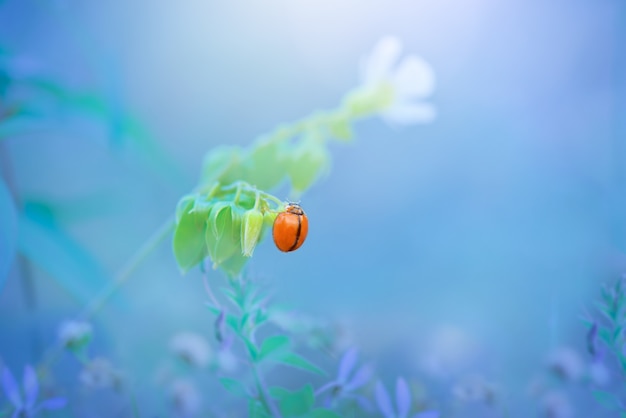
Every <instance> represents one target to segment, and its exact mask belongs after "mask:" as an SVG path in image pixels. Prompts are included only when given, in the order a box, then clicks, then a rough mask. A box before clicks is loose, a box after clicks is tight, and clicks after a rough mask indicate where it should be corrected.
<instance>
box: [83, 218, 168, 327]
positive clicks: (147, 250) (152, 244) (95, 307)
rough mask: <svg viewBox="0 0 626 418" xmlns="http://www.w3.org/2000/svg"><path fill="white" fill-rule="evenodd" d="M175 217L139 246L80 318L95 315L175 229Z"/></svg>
mask: <svg viewBox="0 0 626 418" xmlns="http://www.w3.org/2000/svg"><path fill="white" fill-rule="evenodd" d="M174 226H175V224H174V219H173V218H169V219H168V220H167V221H166V222H165V223H164V224H163V225H162V226H161V227H160V228H159V229H157V230H156V232H155V233H154V234H152V236H151V237H150V238H148V240H147V241H146V242H145V243H144V244H143V245H142V246H141V247H140V248H139V250H138V251H137V252H136V253H135V255H133V257H131V259H130V260H128V262H127V263H126V264H125V265H124V267H122V269H121V270H120V271H119V272H118V273H117V274H116V275H115V280H113V281H112V282H111V283H110V284H109V285H108V286H107V287H106V288H104V289H103V290H102V291H101V292H100V293H99V294H98V295H97V296H96V297H95V299H93V300H92V301H91V302H90V303H89V304H88V305H87V306H86V307H85V309H83V311H82V312H81V314H80V315H78V319H81V320H85V321H87V320H89V318H91V317H92V316H94V315H95V314H96V313H98V311H99V310H100V309H102V307H103V306H104V305H105V304H106V302H107V301H108V300H109V299H110V298H111V297H112V296H113V295H114V294H115V292H117V291H118V290H119V289H120V288H121V287H122V286H123V285H124V283H126V281H127V280H128V279H129V278H130V277H131V275H132V274H133V273H134V272H135V270H136V269H137V268H138V267H139V266H140V265H141V264H142V263H143V262H144V261H145V259H146V258H147V257H148V256H149V255H150V254H152V252H153V251H154V250H155V249H156V247H157V246H158V245H159V244H161V243H162V242H163V241H164V240H165V239H166V238H167V237H168V236H169V234H170V233H171V232H172V230H173V229H174Z"/></svg>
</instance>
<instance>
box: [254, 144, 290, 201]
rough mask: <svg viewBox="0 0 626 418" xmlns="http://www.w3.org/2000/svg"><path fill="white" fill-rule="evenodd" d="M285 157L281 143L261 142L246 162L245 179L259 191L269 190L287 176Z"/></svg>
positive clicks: (283, 146)
mask: <svg viewBox="0 0 626 418" xmlns="http://www.w3.org/2000/svg"><path fill="white" fill-rule="evenodd" d="M286 162H287V155H286V152H285V144H284V142H282V141H268V140H262V141H261V142H259V143H257V144H256V146H253V148H252V150H251V152H250V155H249V157H248V158H247V160H246V179H245V180H247V181H248V182H250V183H251V184H254V185H255V186H256V187H258V188H259V189H261V190H270V189H272V188H274V187H276V186H278V185H279V183H280V182H281V181H282V180H283V179H284V178H285V177H286V176H287V167H286Z"/></svg>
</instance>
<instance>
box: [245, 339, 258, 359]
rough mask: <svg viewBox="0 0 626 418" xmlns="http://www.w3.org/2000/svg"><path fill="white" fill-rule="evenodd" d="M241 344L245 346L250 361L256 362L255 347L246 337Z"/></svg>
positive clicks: (256, 352)
mask: <svg viewBox="0 0 626 418" xmlns="http://www.w3.org/2000/svg"><path fill="white" fill-rule="evenodd" d="M243 342H244V343H245V344H246V348H247V349H248V353H249V354H250V357H251V358H252V361H257V359H258V358H259V349H258V348H257V346H256V345H254V343H253V342H252V341H250V340H249V339H248V338H246V337H243Z"/></svg>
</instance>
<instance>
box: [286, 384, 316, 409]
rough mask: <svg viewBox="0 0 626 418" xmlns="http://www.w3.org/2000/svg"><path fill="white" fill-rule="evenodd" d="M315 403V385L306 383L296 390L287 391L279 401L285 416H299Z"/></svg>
mask: <svg viewBox="0 0 626 418" xmlns="http://www.w3.org/2000/svg"><path fill="white" fill-rule="evenodd" d="M314 403H315V395H314V394H313V387H312V386H311V385H306V386H304V387H303V388H302V389H300V390H298V391H296V392H289V391H285V392H283V393H282V394H281V396H280V399H279V401H278V405H279V408H280V412H281V414H282V415H284V416H285V417H299V416H302V415H304V414H306V413H308V412H309V411H310V410H311V408H313V404H314Z"/></svg>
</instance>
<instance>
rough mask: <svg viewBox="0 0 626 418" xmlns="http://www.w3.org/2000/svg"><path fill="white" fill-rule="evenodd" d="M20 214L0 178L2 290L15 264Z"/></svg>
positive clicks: (0, 271)
mask: <svg viewBox="0 0 626 418" xmlns="http://www.w3.org/2000/svg"><path fill="white" fill-rule="evenodd" d="M17 226H18V215H17V210H16V208H15V203H14V202H13V197H12V196H11V193H10V192H9V189H8V187H7V186H6V185H5V183H4V181H3V180H2V178H0V291H2V288H3V286H4V282H5V281H6V278H7V275H8V273H9V269H10V268H11V265H12V264H13V259H14V258H15V252H16V248H17V239H18V228H17Z"/></svg>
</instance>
